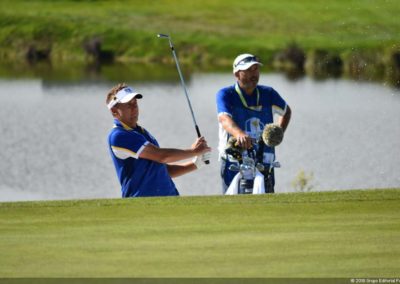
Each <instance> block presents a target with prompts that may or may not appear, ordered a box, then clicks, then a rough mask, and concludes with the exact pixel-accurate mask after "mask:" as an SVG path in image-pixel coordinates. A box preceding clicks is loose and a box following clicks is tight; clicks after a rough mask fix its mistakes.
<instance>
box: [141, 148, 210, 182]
mask: <svg viewBox="0 0 400 284" xmlns="http://www.w3.org/2000/svg"><path fill="white" fill-rule="evenodd" d="M203 152H204V151H203V150H201V149H186V150H180V149H171V148H159V147H157V146H155V145H153V144H147V145H146V147H145V148H144V149H143V151H142V153H140V155H139V157H140V158H143V159H148V160H152V161H155V162H159V163H163V164H167V170H168V174H169V175H170V177H172V178H175V177H178V176H181V175H184V174H186V173H189V172H192V171H194V170H196V169H197V167H196V166H195V164H194V163H193V162H185V163H183V164H179V165H178V164H176V165H169V164H168V163H174V162H177V161H180V160H184V159H188V158H192V157H194V156H196V155H200V154H202V153H203Z"/></svg>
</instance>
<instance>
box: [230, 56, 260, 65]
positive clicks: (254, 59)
mask: <svg viewBox="0 0 400 284" xmlns="http://www.w3.org/2000/svg"><path fill="white" fill-rule="evenodd" d="M249 62H260V58H259V57H258V56H249V57H246V58H243V59H242V60H240V61H239V62H238V63H236V64H235V67H237V66H239V65H243V64H246V63H249Z"/></svg>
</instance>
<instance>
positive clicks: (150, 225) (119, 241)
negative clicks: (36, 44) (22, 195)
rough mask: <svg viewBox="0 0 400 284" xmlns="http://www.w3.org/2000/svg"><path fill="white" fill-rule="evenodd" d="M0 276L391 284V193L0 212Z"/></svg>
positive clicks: (394, 211) (397, 196)
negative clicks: (386, 281)
mask: <svg viewBox="0 0 400 284" xmlns="http://www.w3.org/2000/svg"><path fill="white" fill-rule="evenodd" d="M0 232H1V234H0V251H1V257H0V277H312V278H315V277H398V260H399V258H400V243H399V239H400V190H399V189H388V190H367V191H361V190H356V191H338V192H325V193H293V194H276V195H263V196H232V197H228V196H210V197H180V198H141V199H114V200H109V199H104V200H80V201H47V202H18V203H0Z"/></svg>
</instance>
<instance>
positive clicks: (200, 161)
mask: <svg viewBox="0 0 400 284" xmlns="http://www.w3.org/2000/svg"><path fill="white" fill-rule="evenodd" d="M210 157H211V152H206V153H204V154H203V155H201V156H196V157H194V158H193V161H192V162H193V164H194V165H195V166H196V168H197V169H200V168H202V167H203V166H204V165H205V164H206V161H209V160H210Z"/></svg>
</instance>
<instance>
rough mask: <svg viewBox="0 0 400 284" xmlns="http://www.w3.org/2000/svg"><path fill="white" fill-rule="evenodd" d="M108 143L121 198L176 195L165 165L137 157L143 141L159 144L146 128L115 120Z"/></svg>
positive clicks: (142, 146) (141, 149) (144, 144)
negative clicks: (133, 126) (119, 185)
mask: <svg viewBox="0 0 400 284" xmlns="http://www.w3.org/2000/svg"><path fill="white" fill-rule="evenodd" d="M108 143H109V147H110V153H111V157H112V159H113V162H114V165H115V169H116V171H117V176H118V179H119V182H120V184H121V191H122V197H139V196H174V195H179V192H178V190H177V189H176V187H175V184H174V182H173V181H172V179H171V177H170V175H169V174H168V170H167V165H165V164H161V163H158V162H154V161H151V160H147V159H142V158H139V155H140V153H141V152H142V151H143V149H144V147H146V145H147V144H149V143H152V144H154V145H156V146H159V145H158V142H157V140H156V139H155V138H154V137H153V136H152V135H151V134H150V133H149V132H148V131H147V130H145V129H144V128H142V127H140V126H137V127H136V128H134V129H132V128H130V127H128V126H127V125H125V124H123V123H121V122H120V121H118V120H117V119H115V120H114V128H113V129H112V130H111V132H110V134H109V136H108Z"/></svg>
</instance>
